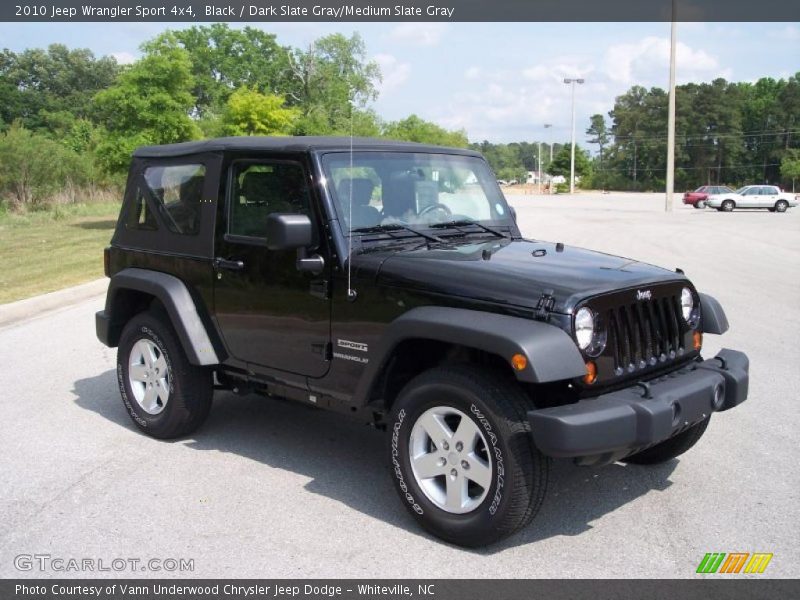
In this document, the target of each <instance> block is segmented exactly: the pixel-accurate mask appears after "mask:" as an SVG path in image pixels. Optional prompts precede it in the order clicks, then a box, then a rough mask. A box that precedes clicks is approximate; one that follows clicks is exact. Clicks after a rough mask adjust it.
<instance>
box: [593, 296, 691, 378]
mask: <svg viewBox="0 0 800 600" xmlns="http://www.w3.org/2000/svg"><path fill="white" fill-rule="evenodd" d="M605 316H606V322H607V324H608V336H609V337H608V347H607V352H609V353H610V354H611V355H612V356H613V359H614V375H615V376H617V377H619V376H621V375H624V374H625V373H633V372H634V371H637V370H639V369H644V368H646V367H654V366H656V365H657V364H658V363H663V362H666V361H668V360H673V359H675V358H676V356H680V355H682V354H683V353H684V350H685V348H684V335H683V331H682V329H683V327H682V325H683V321H682V319H683V317H682V316H681V308H680V298H679V296H677V295H668V296H662V297H656V298H652V299H651V300H645V301H638V302H634V303H632V304H625V305H620V306H616V307H614V308H611V309H609V310H608V311H607V312H606V315H605Z"/></svg>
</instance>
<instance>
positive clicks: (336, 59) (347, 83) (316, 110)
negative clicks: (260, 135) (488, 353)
mask: <svg viewBox="0 0 800 600" xmlns="http://www.w3.org/2000/svg"><path fill="white" fill-rule="evenodd" d="M288 56H289V70H288V82H287V93H286V97H287V99H288V101H289V103H290V104H291V105H295V106H298V107H300V109H301V111H302V115H301V117H300V119H299V121H298V123H297V127H296V129H295V133H297V134H299V135H332V134H336V133H342V132H344V131H347V132H349V131H350V114H351V113H350V111H351V109H354V108H355V109H358V108H360V109H363V108H364V107H365V106H366V104H367V102H369V101H370V100H374V99H375V98H377V96H378V91H377V88H376V84H377V83H379V82H380V81H381V74H380V69H379V68H378V65H377V64H376V63H375V62H374V61H368V60H367V53H366V47H365V46H364V41H363V40H362V39H361V36H360V35H358V34H357V33H354V34H353V35H352V36H351V37H349V38H348V37H345V36H344V35H342V34H340V33H335V34H332V35H328V36H325V37H322V38H320V39H318V40H316V41H315V42H314V43H313V44H311V45H310V46H309V47H308V48H307V49H305V50H300V49H295V50H294V51H292V52H290V53H289V55H288Z"/></svg>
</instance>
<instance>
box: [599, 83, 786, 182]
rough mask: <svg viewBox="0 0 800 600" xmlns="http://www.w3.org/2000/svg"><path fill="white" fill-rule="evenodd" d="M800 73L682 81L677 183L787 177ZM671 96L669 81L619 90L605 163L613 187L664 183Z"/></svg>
mask: <svg viewBox="0 0 800 600" xmlns="http://www.w3.org/2000/svg"><path fill="white" fill-rule="evenodd" d="M799 75H800V74H797V75H794V76H792V77H789V78H788V79H786V80H784V79H780V80H775V79H772V78H762V79H760V80H758V81H757V82H755V83H731V82H727V81H725V80H724V79H716V80H714V81H712V82H711V83H703V84H694V83H691V84H686V85H682V86H679V87H678V88H677V92H676V105H677V106H676V147H675V165H676V173H675V180H676V187H678V188H684V189H693V188H695V187H697V186H699V185H704V184H717V183H719V184H728V185H732V186H734V187H736V186H738V185H740V184H746V183H758V182H765V183H766V182H771V183H781V182H782V181H785V180H786V175H785V174H784V173H783V172H782V171H781V169H780V166H781V163H782V158H783V157H784V156H785V155H786V154H788V153H790V152H791V150H792V149H797V148H800V138H799V137H798V135H797V130H798V127H800V80H798V76H799ZM667 100H668V97H667V94H666V93H665V92H664V91H663V90H661V89H658V88H652V89H650V90H647V89H645V88H642V87H638V86H635V87H633V88H631V89H630V90H628V92H626V93H625V94H623V95H622V96H620V97H618V98H617V100H616V102H615V105H614V109H613V110H612V111H611V112H610V113H609V115H610V116H611V118H612V121H613V124H612V127H611V134H612V137H613V143H612V144H610V146H609V147H608V150H607V151H605V150H604V152H603V162H602V164H598V171H602V176H603V178H604V179H605V180H606V181H607V183H608V186H609V187H615V188H621V189H626V188H627V189H662V188H661V186H663V182H664V180H665V177H666V154H667V147H666V131H667ZM599 176H600V173H597V174H596V177H595V178H596V179H597V178H598V177H599Z"/></svg>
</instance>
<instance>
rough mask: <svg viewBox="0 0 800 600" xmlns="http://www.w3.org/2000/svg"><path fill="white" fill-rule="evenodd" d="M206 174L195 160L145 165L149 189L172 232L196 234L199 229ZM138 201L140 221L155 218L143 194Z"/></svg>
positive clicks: (145, 181) (144, 177)
mask: <svg viewBox="0 0 800 600" xmlns="http://www.w3.org/2000/svg"><path fill="white" fill-rule="evenodd" d="M205 174H206V169H205V167H204V166H203V165H196V164H190V165H170V166H164V167H148V168H147V169H145V171H144V176H143V179H144V184H145V187H146V191H147V193H148V194H149V196H150V198H151V199H152V200H153V202H154V203H155V205H156V206H157V207H158V211H159V212H160V213H161V217H162V221H163V222H164V224H165V225H166V226H167V229H169V230H170V231H171V232H172V233H178V234H182V235H195V234H197V232H198V231H200V213H201V211H200V205H201V203H202V200H203V182H204V181H205ZM137 202H139V203H140V204H141V205H143V208H142V209H141V211H140V214H139V223H141V220H142V219H144V221H145V223H146V222H147V221H148V220H152V221H153V222H154V220H153V219H152V215H149V207H147V206H146V202H144V198H142V199H141V200H139V199H138V198H137ZM134 212H136V211H134ZM137 228H139V229H152V228H153V227H142V226H139V227H137Z"/></svg>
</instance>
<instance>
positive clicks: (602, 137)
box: [586, 114, 611, 166]
mask: <svg viewBox="0 0 800 600" xmlns="http://www.w3.org/2000/svg"><path fill="white" fill-rule="evenodd" d="M590 123H591V124H590V125H589V128H588V129H587V130H586V135H589V136H592V138H591V139H590V140H588V142H589V143H590V144H597V145H598V146H599V147H600V165H601V166H602V164H603V148H605V147H606V146H608V142H609V141H610V139H611V136H610V135H609V133H608V128H607V127H606V119H605V117H603V115H600V114H596V115H592V116H591V118H590Z"/></svg>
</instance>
